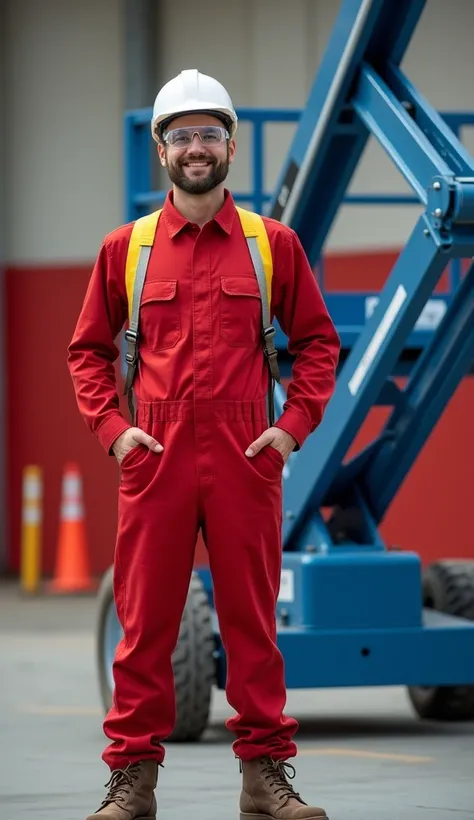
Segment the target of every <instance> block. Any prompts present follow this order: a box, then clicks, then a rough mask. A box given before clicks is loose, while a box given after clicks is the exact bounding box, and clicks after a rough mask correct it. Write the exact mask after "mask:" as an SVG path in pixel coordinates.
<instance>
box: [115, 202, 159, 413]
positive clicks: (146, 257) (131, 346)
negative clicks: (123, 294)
mask: <svg viewBox="0 0 474 820" xmlns="http://www.w3.org/2000/svg"><path fill="white" fill-rule="evenodd" d="M160 214H161V209H160V210H159V211H155V212H154V213H152V214H147V215H146V216H142V217H140V219H137V220H136V222H135V224H134V226H133V230H132V235H131V237H130V242H129V245H128V251H127V262H126V267H125V286H126V289H127V299H128V314H129V323H128V328H127V330H126V331H125V342H126V349H125V361H126V363H127V375H126V378H125V387H124V391H123V392H124V395H127V398H128V409H129V410H130V416H131V418H132V421H133V420H134V418H135V407H134V403H133V390H132V387H133V382H134V379H135V374H136V371H137V367H138V349H139V341H140V337H139V333H138V326H139V320H140V303H141V298H142V291H143V285H144V284H145V278H146V272H147V268H148V262H149V261H150V255H151V249H152V247H153V242H154V241H155V234H156V229H157V226H158V220H159V218H160Z"/></svg>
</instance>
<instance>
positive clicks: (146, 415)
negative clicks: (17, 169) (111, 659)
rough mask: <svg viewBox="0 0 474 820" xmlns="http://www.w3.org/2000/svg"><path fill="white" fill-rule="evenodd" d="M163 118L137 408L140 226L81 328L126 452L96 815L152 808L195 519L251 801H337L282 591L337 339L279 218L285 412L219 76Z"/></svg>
mask: <svg viewBox="0 0 474 820" xmlns="http://www.w3.org/2000/svg"><path fill="white" fill-rule="evenodd" d="M151 127H152V134H153V137H154V139H155V141H156V142H157V144H158V155H159V159H160V162H161V164H162V166H163V167H164V168H166V170H167V172H168V175H169V178H170V180H171V182H172V191H170V192H169V194H168V196H167V199H166V202H165V205H164V209H163V212H162V214H161V218H160V221H159V223H158V228H157V231H156V236H155V242H154V245H153V248H152V251H151V256H150V259H149V265H148V270H147V275H146V281H145V284H144V288H143V294H142V298H141V308H140V331H139V339H140V347H139V369H138V373H137V376H136V379H135V384H134V388H135V407H136V415H135V418H134V423H130V422H129V421H127V420H126V419H125V418H124V417H123V415H122V414H121V412H120V409H119V401H118V396H117V390H116V383H115V375H114V374H115V370H114V361H115V360H116V358H117V356H118V350H117V348H116V347H115V344H114V340H115V338H116V337H117V335H118V333H119V331H120V330H121V328H122V327H123V325H124V324H125V323H126V320H127V315H128V305H127V291H126V281H125V266H126V258H127V249H128V246H129V240H130V236H131V231H132V227H133V225H125V226H123V227H120V228H118V229H117V230H116V231H114V232H113V233H111V234H110V235H109V236H107V237H106V238H105V240H104V243H103V245H102V248H101V250H100V253H99V256H98V258H97V261H96V264H95V267H94V270H93V273H92V277H91V280H90V284H89V287H88V291H87V295H86V297H85V301H84V305H83V308H82V311H81V314H80V317H79V320H78V324H77V327H76V330H75V334H74V337H73V339H72V342H71V344H70V347H69V360H68V361H69V367H70V371H71V375H72V378H73V382H74V386H75V391H76V396H77V401H78V405H79V408H80V411H81V413H82V415H83V417H84V418H85V420H86V422H87V424H88V425H89V427H90V428H91V430H92V431H93V432H94V433H95V435H96V436H97V437H98V439H99V441H100V442H101V444H102V446H103V447H104V449H105V450H106V452H108V453H113V454H115V456H116V458H117V461H118V463H119V465H120V468H119V469H120V490H119V525H118V536H117V544H116V552H115V561H114V572H115V575H114V594H115V602H116V607H117V612H118V617H119V619H120V622H121V624H122V626H123V629H124V639H123V641H122V642H121V644H120V646H119V647H118V650H117V653H116V658H115V663H114V678H115V694H114V703H113V706H112V709H111V710H110V712H109V714H108V715H107V717H106V719H105V722H104V732H105V734H106V736H107V737H108V738H109V739H110V741H111V742H110V745H109V746H108V747H107V749H106V750H105V751H104V754H103V759H104V761H105V762H106V763H107V764H108V766H109V767H110V769H111V778H110V781H109V783H108V784H107V785H108V786H109V791H108V793H107V796H106V798H105V800H104V801H103V803H102V806H101V808H100V809H99V810H98V811H97V812H96V813H95V814H94V815H91V817H89V818H88V820H93V818H95V817H99V818H100V819H101V820H152V819H153V820H154V818H155V814H156V800H155V796H154V789H155V787H156V784H157V772H158V766H159V765H160V764H161V763H162V761H163V758H164V749H163V746H162V742H163V740H164V739H166V738H167V737H168V736H169V735H170V734H171V732H172V730H173V726H174V720H175V705H174V681H173V671H172V653H173V650H174V648H175V645H176V642H177V638H178V632H179V626H180V621H181V616H182V612H183V609H184V605H185V601H186V596H187V591H188V586H189V581H190V576H191V572H192V568H193V558H194V549H195V544H196V537H197V534H198V532H199V529H202V532H203V536H204V540H205V543H206V546H207V549H208V553H209V562H210V568H211V572H212V576H213V585H214V594H215V606H216V610H217V614H218V617H219V622H220V629H221V635H222V640H223V643H224V647H225V650H226V657H227V664H228V676H227V690H226V691H227V697H228V701H229V703H230V704H231V706H232V707H233V708H234V709H235V712H236V716H235V717H233V718H232V719H231V720H229V721H228V723H227V726H228V728H229V729H231V730H232V731H233V732H234V734H235V736H236V740H235V743H234V746H233V749H234V752H235V755H236V757H237V758H239V760H240V766H241V770H242V772H243V784H242V793H241V800H240V810H241V817H242V818H247V820H257V819H258V818H261V819H262V820H263V818H278V820H296V818H298V819H299V820H303V819H305V820H316V818H325V817H326V814H325V812H324V810H323V809H318V808H315V807H310V806H307V805H306V803H304V802H303V800H302V799H301V797H300V796H299V795H298V794H297V793H296V792H295V791H294V790H293V788H292V786H291V785H290V784H289V782H288V780H287V775H286V768H285V767H288V766H289V764H288V763H286V762H285V761H287V760H288V758H291V757H293V756H294V755H295V754H296V745H295V743H294V741H293V735H294V734H295V732H296V729H297V722H296V721H295V720H294V719H292V718H290V717H287V716H285V715H284V712H283V710H284V705H285V700H286V692H285V684H284V667H283V659H282V656H281V654H280V652H279V650H278V648H277V644H276V619H275V610H276V601H277V596H278V591H279V585H280V567H281V532H280V530H281V514H282V513H281V503H282V499H281V484H282V470H283V466H284V463H285V462H286V460H287V458H288V456H289V455H290V453H291V452H292V450H294V449H298V448H300V447H301V446H302V445H303V442H304V440H305V439H306V437H307V436H308V435H309V434H310V433H311V432H312V431H313V430H314V429H315V428H316V427H317V425H318V424H319V422H320V421H321V418H322V415H323V411H324V408H325V406H326V404H327V402H328V400H329V398H330V397H331V394H332V392H333V389H334V382H335V368H336V363H337V358H338V353H339V339H338V337H337V334H336V332H335V329H334V327H333V324H332V322H331V320H330V318H329V316H328V313H327V310H326V308H325V305H324V303H323V300H322V297H321V294H320V291H319V289H318V286H317V283H316V281H315V278H314V275H313V273H312V271H311V268H310V266H309V264H308V260H307V258H306V256H305V254H304V252H303V249H302V247H301V245H300V242H299V240H298V238H297V236H296V234H295V233H294V232H293V231H292V230H290V229H288V228H287V227H284V226H282V225H281V224H279V223H278V222H276V221H275V220H271V219H265V228H266V232H267V234H268V238H269V242H270V247H271V252H272V258H273V265H274V275H273V283H272V314H275V315H276V317H277V318H278V320H279V322H280V324H281V327H282V328H283V330H284V332H285V333H286V334H287V335H288V337H289V349H290V352H292V353H294V354H295V357H296V359H295V364H294V368H293V374H292V382H291V385H290V386H289V389H288V400H287V402H286V404H285V407H284V412H283V413H282V415H281V417H280V418H279V419H278V421H277V422H276V424H275V425H274V426H271V427H270V426H269V423H268V418H267V402H266V396H267V387H268V378H269V375H268V362H267V360H266V358H265V356H264V354H263V351H262V339H261V337H262V330H261V328H262V304H261V299H260V292H259V287H258V281H257V278H256V275H255V269H254V267H253V264H252V259H251V255H250V253H249V249H248V247H247V243H246V239H245V236H244V233H243V231H242V227H241V224H240V221H239V216H238V213H237V211H236V208H235V205H234V202H233V199H232V196H231V194H230V193H229V191H228V190H226V189H225V188H224V181H225V179H226V177H227V173H228V169H229V164H230V163H231V162H232V161H233V159H234V156H235V150H236V146H235V141H234V135H235V132H236V128H237V116H236V114H235V111H234V108H233V105H232V102H231V100H230V97H229V95H228V94H227V92H226V90H225V89H224V88H223V86H222V85H221V84H220V83H218V82H217V81H216V80H214V79H213V78H211V77H208V76H206V75H203V74H200V73H199V72H198V71H195V70H190V71H183V72H182V73H181V74H180V75H179V76H178V77H176V78H174V79H173V80H171V81H170V82H169V83H167V84H166V85H165V86H164V87H163V89H162V90H161V91H160V92H159V94H158V96H157V98H156V101H155V106H154V112H153V119H152V124H151ZM289 768H290V770H291V769H292V767H291V766H290V767H289Z"/></svg>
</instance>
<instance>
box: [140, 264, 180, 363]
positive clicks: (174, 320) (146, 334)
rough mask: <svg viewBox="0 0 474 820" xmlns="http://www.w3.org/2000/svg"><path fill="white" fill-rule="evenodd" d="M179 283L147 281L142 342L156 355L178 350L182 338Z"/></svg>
mask: <svg viewBox="0 0 474 820" xmlns="http://www.w3.org/2000/svg"><path fill="white" fill-rule="evenodd" d="M177 288H178V282H177V280H176V279H161V280H159V281H157V282H145V285H144V287H143V293H142V298H141V303H140V340H141V342H142V344H143V345H144V346H145V347H146V348H147V349H148V350H150V351H151V352H152V353H157V352H158V351H160V350H166V349H167V348H169V347H174V346H175V345H176V344H177V343H178V342H179V340H180V338H181V316H180V312H179V304H178V295H177Z"/></svg>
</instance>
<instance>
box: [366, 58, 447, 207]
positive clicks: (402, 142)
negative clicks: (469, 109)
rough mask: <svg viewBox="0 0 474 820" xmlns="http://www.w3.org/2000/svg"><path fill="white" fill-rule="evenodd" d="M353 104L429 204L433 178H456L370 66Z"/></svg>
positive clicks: (424, 200)
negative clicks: (429, 189) (429, 192)
mask: <svg viewBox="0 0 474 820" xmlns="http://www.w3.org/2000/svg"><path fill="white" fill-rule="evenodd" d="M351 103H352V105H353V107H354V110H355V111H356V112H357V114H358V116H359V117H360V119H361V120H362V122H363V123H364V125H366V127H367V128H368V129H369V131H371V133H372V134H373V135H374V136H375V137H376V138H377V140H378V141H379V142H380V144H381V146H382V147H383V148H384V149H385V151H386V152H387V154H388V155H389V157H390V158H391V159H392V160H393V161H394V163H395V165H396V166H397V168H398V169H399V171H400V172H401V173H402V174H403V176H404V177H405V179H406V180H407V182H408V184H409V185H410V186H411V187H412V188H413V190H414V191H415V193H416V194H417V195H418V197H419V199H420V200H421V202H423V204H424V205H426V204H427V202H428V188H429V187H430V185H431V182H432V180H433V177H435V176H444V177H453V176H454V171H453V169H452V168H450V167H449V165H448V164H447V163H446V162H445V161H444V160H443V158H442V157H441V156H440V155H439V153H438V152H437V151H436V150H435V148H433V146H432V145H431V143H430V141H429V140H428V138H427V137H426V136H425V135H424V134H423V132H422V131H421V129H420V128H419V126H418V125H417V124H416V122H415V121H414V120H413V119H412V117H411V116H410V115H409V113H408V112H407V110H406V108H404V106H403V105H402V104H401V102H399V100H397V98H396V97H395V95H394V93H393V92H392V91H391V90H390V89H389V87H388V86H387V85H386V84H385V83H384V82H383V80H381V79H380V77H379V76H378V75H377V74H376V72H375V71H374V70H373V69H372V68H371V67H370V66H368V65H364V66H363V68H362V71H361V75H360V79H359V82H358V86H357V91H356V93H355V95H354V97H353V99H352V100H351Z"/></svg>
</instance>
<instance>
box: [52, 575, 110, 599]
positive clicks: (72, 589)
mask: <svg viewBox="0 0 474 820" xmlns="http://www.w3.org/2000/svg"><path fill="white" fill-rule="evenodd" d="M97 589H98V583H97V582H96V581H94V580H91V579H86V580H84V581H79V580H78V579H77V578H74V579H73V578H71V579H70V580H67V579H66V578H61V580H57V579H55V580H52V581H49V582H48V583H46V584H45V590H46V592H50V593H53V594H55V595H69V594H80V593H83V594H84V593H90V592H96V590H97Z"/></svg>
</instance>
